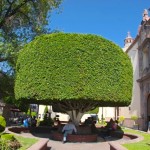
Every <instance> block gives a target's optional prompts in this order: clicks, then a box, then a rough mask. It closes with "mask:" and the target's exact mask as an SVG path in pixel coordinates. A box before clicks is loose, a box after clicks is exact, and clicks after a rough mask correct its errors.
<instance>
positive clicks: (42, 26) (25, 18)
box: [0, 0, 62, 103]
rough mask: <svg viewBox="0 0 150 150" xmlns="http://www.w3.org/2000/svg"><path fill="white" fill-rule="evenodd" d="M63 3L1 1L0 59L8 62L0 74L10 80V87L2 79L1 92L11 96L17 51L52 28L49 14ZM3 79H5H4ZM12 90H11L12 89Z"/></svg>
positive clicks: (60, 0) (59, 0)
mask: <svg viewBox="0 0 150 150" xmlns="http://www.w3.org/2000/svg"><path fill="white" fill-rule="evenodd" d="M61 2H62V0H47V1H43V0H1V1H0V62H3V64H7V70H6V67H5V71H3V69H1V70H0V71H1V75H2V74H3V76H4V74H5V75H7V76H8V77H7V80H9V79H10V83H9V86H6V85H7V84H2V83H1V82H0V93H1V95H4V93H5V94H6V93H7V95H9V94H10V95H11V96H12V93H13V87H11V88H10V85H13V84H12V82H13V81H12V79H13V78H14V77H13V75H14V72H15V66H16V59H17V55H18V51H19V50H20V49H21V48H22V46H23V45H24V44H25V43H27V42H29V41H30V40H32V39H33V38H34V37H35V36H37V35H40V34H43V33H47V32H49V28H48V27H46V26H47V25H48V20H49V19H50V13H51V11H52V10H53V9H56V8H58V7H59V6H60V4H61ZM0 65H2V64H0ZM10 76H12V77H10ZM0 77H2V76H0ZM0 81H3V78H1V79H0ZM8 82H9V81H7V83H8ZM2 85H4V86H2ZM5 87H6V88H9V89H6V88H5ZM10 89H12V90H11V91H10ZM2 90H3V91H2ZM4 90H6V91H4ZM8 91H9V92H10V93H9V94H8ZM2 93H3V94H2ZM3 98H4V97H3ZM10 100H12V97H11V98H9V102H11V103H13V101H10ZM7 102H8V101H7Z"/></svg>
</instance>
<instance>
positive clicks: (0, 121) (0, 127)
mask: <svg viewBox="0 0 150 150" xmlns="http://www.w3.org/2000/svg"><path fill="white" fill-rule="evenodd" d="M5 128H6V120H5V118H4V117H3V116H0V133H1V132H3V131H4V130H5Z"/></svg>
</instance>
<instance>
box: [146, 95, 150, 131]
mask: <svg viewBox="0 0 150 150" xmlns="http://www.w3.org/2000/svg"><path fill="white" fill-rule="evenodd" d="M149 121H150V95H149V96H148V99H147V129H148V122H149Z"/></svg>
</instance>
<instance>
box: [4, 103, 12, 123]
mask: <svg viewBox="0 0 150 150" xmlns="http://www.w3.org/2000/svg"><path fill="white" fill-rule="evenodd" d="M10 108H11V105H9V104H5V106H4V108H3V114H2V116H3V117H4V118H5V120H6V126H9V125H10V122H9V118H10V114H11V113H10Z"/></svg>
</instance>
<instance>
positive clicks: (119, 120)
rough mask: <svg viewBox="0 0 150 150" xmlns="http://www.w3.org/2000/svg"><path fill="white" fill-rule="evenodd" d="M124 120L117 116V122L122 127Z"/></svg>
mask: <svg viewBox="0 0 150 150" xmlns="http://www.w3.org/2000/svg"><path fill="white" fill-rule="evenodd" d="M124 119H125V118H124V116H119V119H118V122H119V124H120V126H122V125H123V121H124Z"/></svg>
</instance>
